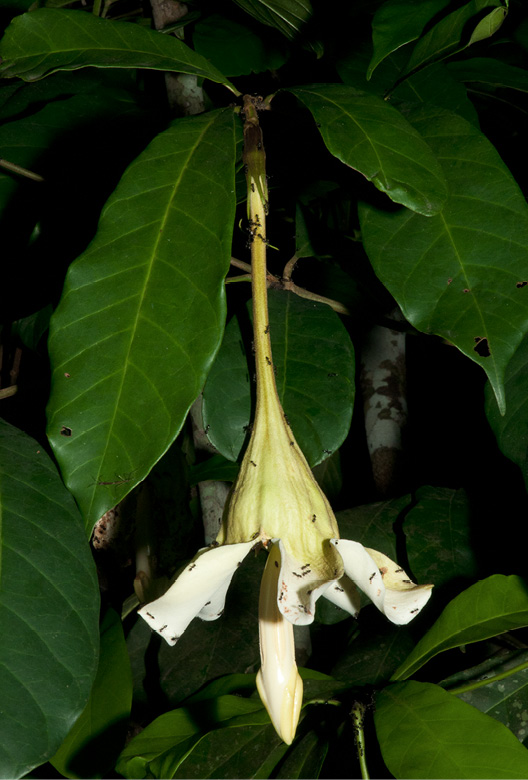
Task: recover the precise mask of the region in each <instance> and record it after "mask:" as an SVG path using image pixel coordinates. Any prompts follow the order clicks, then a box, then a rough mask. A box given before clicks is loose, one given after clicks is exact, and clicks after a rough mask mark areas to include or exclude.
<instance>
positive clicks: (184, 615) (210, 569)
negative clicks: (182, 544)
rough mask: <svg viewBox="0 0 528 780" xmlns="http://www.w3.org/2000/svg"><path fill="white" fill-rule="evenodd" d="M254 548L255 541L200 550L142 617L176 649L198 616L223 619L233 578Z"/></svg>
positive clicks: (142, 612)
mask: <svg viewBox="0 0 528 780" xmlns="http://www.w3.org/2000/svg"><path fill="white" fill-rule="evenodd" d="M254 545H255V541H254V540H252V541H249V542H241V543H239V544H226V545H222V546H221V547H205V548H203V549H201V550H199V551H198V553H197V554H196V555H195V557H194V558H193V560H192V561H191V562H190V563H188V564H187V566H186V567H185V569H184V570H183V571H182V573H181V574H180V575H179V576H178V578H177V579H176V581H175V582H174V584H173V585H171V587H170V588H169V589H168V591H167V592H166V593H165V594H164V595H163V596H161V598H159V599H156V601H151V602H150V604H146V605H145V606H144V607H141V609H140V610H138V614H139V615H141V617H142V618H144V620H146V622H147V623H148V624H149V626H150V627H151V628H152V629H154V631H157V632H158V634H160V636H162V637H163V638H164V639H165V640H166V641H167V642H168V643H169V645H175V644H176V642H177V641H178V639H179V638H180V636H181V635H182V634H183V632H184V631H185V629H186V628H187V626H188V625H189V623H190V622H191V620H192V619H193V618H194V617H196V616H197V615H198V616H199V617H201V618H202V620H215V619H216V618H217V617H220V615H221V614H222V611H223V608H224V602H225V596H226V593H227V589H228V587H229V584H230V582H231V579H232V577H233V574H234V573H235V571H236V570H237V568H238V566H240V564H241V563H242V561H243V560H244V558H245V556H246V555H247V554H248V552H249V551H250V550H251V549H252V547H254Z"/></svg>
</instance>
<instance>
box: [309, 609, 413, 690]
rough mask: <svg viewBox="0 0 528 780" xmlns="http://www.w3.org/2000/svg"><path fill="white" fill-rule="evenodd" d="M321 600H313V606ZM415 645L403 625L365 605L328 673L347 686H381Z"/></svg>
mask: <svg viewBox="0 0 528 780" xmlns="http://www.w3.org/2000/svg"><path fill="white" fill-rule="evenodd" d="M322 601H323V599H319V601H318V602H317V609H319V605H320V604H321V602H322ZM369 611H370V614H369ZM347 617H349V616H348V615H347ZM415 644H416V642H415V640H414V639H413V636H412V634H411V630H410V629H409V628H408V627H407V626H395V625H394V624H393V623H390V622H389V621H388V620H387V619H386V618H385V616H384V615H381V614H380V613H378V612H377V610H376V609H375V607H369V608H368V609H367V610H366V611H363V610H362V611H361V613H360V617H359V620H358V629H357V631H356V633H355V635H354V637H353V638H352V639H351V640H350V642H349V644H348V646H347V647H344V648H343V652H342V653H341V654H340V656H339V658H338V660H337V662H336V663H335V665H334V666H333V667H332V674H333V675H334V676H335V677H337V678H338V679H339V680H346V681H347V683H348V684H349V685H354V686H359V685H367V686H371V685H383V684H384V683H387V682H388V681H389V679H390V677H391V675H392V674H393V672H394V670H395V669H396V668H397V667H398V666H399V665H400V664H401V663H402V662H403V661H404V660H405V659H406V658H407V656H408V655H409V653H410V652H411V650H412V649H413V647H414V646H415Z"/></svg>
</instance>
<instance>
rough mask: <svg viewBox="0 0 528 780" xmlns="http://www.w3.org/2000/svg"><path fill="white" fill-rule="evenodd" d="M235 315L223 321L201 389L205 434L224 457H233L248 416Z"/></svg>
mask: <svg viewBox="0 0 528 780" xmlns="http://www.w3.org/2000/svg"><path fill="white" fill-rule="evenodd" d="M249 372H250V369H249V367H248V363H247V356H246V350H245V345H244V340H243V338H242V333H241V331H240V325H239V321H238V318H237V317H236V315H235V316H233V317H232V318H231V319H230V320H229V322H228V323H227V325H226V329H225V332H224V338H223V341H222V345H221V347H220V350H219V352H218V355H217V356H216V360H215V362H214V363H213V365H212V367H211V370H210V372H209V376H208V377H207V382H206V384H205V388H204V392H203V406H202V412H203V420H204V425H205V430H206V431H207V436H208V438H209V440H210V442H211V444H213V446H214V447H216V449H217V450H218V452H220V453H221V454H222V455H223V456H224V457H225V458H227V459H228V460H231V461H236V459H237V458H238V456H239V454H240V450H241V449H242V445H243V444H244V440H245V438H246V436H247V432H248V429H249V424H250V420H251V381H250V376H249Z"/></svg>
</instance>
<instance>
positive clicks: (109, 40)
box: [0, 8, 238, 94]
mask: <svg viewBox="0 0 528 780" xmlns="http://www.w3.org/2000/svg"><path fill="white" fill-rule="evenodd" d="M0 57H1V58H2V64H1V66H0V75H1V76H3V77H4V78H13V77H14V76H18V77H19V78H22V79H24V81H34V80H35V79H40V78H42V77H43V76H47V75H49V74H50V73H53V72H54V71H57V70H77V69H79V68H86V67H96V68H147V69H153V70H163V71H173V72H176V73H192V74H194V75H196V76H200V77H202V78H206V79H210V80H211V81H215V82H217V83H219V84H224V85H225V86H226V87H228V88H229V89H231V91H233V92H235V93H237V90H236V89H235V88H234V87H233V85H232V84H230V83H229V81H228V80H227V79H226V77H225V76H224V75H223V74H222V73H220V71H219V70H217V69H216V68H215V67H214V65H211V63H210V62H208V61H207V60H206V59H205V57H202V56H201V55H200V54H197V53H196V52H194V51H192V50H191V49H189V47H188V46H186V45H185V44H184V43H183V42H182V41H180V40H179V39H178V38H174V37H172V36H169V35H163V34H162V33H159V32H155V31H153V30H149V29H147V28H145V27H140V26H139V25H135V24H131V23H129V22H113V21H108V20H106V19H100V18H99V17H97V16H94V15H93V14H90V13H88V12H86V11H71V10H65V9H60V10H58V9H53V8H37V9H36V10H34V11H31V12H30V13H27V14H22V15H21V16H17V17H15V19H13V21H12V23H11V25H10V26H9V27H8V29H7V30H6V32H5V35H4V37H3V39H2V41H1V42H0ZM237 94H238V93H237Z"/></svg>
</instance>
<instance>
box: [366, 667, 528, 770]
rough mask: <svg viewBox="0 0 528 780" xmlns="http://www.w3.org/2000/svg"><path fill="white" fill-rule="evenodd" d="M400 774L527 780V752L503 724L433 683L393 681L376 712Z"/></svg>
mask: <svg viewBox="0 0 528 780" xmlns="http://www.w3.org/2000/svg"><path fill="white" fill-rule="evenodd" d="M374 721H375V724H376V734H377V737H378V740H379V743H380V747H381V752H382V754H383V760H384V761H385V763H386V764H387V767H388V768H389V770H390V772H392V774H393V776H394V777H396V778H423V777H427V778H456V779H457V780H460V778H468V780H476V778H489V777H493V778H519V779H520V778H524V777H526V774H527V772H528V751H527V750H526V748H525V747H523V746H522V745H521V743H520V742H519V741H518V740H517V739H516V738H515V737H514V735H513V734H512V733H511V731H509V730H508V729H507V728H505V726H503V725H502V724H501V723H498V722H497V721H495V720H493V718H490V717H488V716H487V715H483V714H482V713H481V712H479V711H478V710H477V709H475V708H474V707H471V706H470V705H469V704H466V703H465V702H462V701H460V700H459V699H457V698H456V697H454V696H451V694H449V693H446V691H444V690H442V689H441V688H439V687H438V686H436V685H431V684H430V683H418V682H414V681H411V682H407V683H401V684H397V685H390V686H388V687H387V688H385V689H384V690H383V691H382V692H381V693H380V694H379V695H378V697H377V701H376V710H375V714H374Z"/></svg>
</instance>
